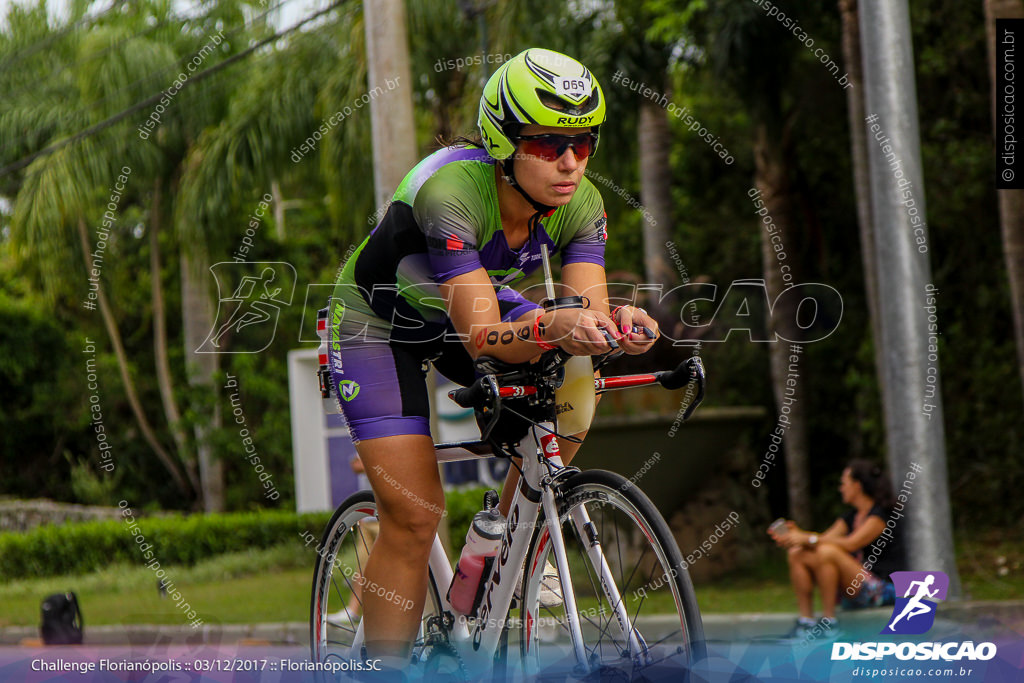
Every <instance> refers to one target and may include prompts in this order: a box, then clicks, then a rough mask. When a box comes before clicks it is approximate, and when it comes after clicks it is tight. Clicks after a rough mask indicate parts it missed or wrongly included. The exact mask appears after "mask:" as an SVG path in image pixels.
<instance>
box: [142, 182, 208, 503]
mask: <svg viewBox="0 0 1024 683" xmlns="http://www.w3.org/2000/svg"><path fill="white" fill-rule="evenodd" d="M162 198H163V189H162V187H161V181H160V179H159V178H158V179H157V180H156V181H155V182H154V183H153V201H152V203H151V205H150V206H151V208H150V216H149V272H150V275H149V277H150V289H151V293H152V299H153V355H154V357H155V359H156V379H157V384H158V385H159V386H160V399H161V401H162V402H163V406H164V417H165V418H166V419H167V424H168V426H169V427H170V430H171V436H173V437H174V444H175V446H176V447H177V449H178V459H179V460H180V461H181V463H182V464H183V466H184V469H185V474H186V475H188V479H189V483H190V484H191V486H192V488H193V489H194V490H196V491H198V490H199V489H200V485H199V480H198V477H197V476H196V470H195V465H194V463H193V462H192V457H191V454H190V453H189V450H188V435H187V434H186V432H185V428H184V426H183V425H182V421H181V413H180V412H178V404H177V402H176V401H175V400H174V378H173V375H172V374H171V364H170V361H169V359H168V357H167V308H166V306H164V287H163V284H162V282H161V277H160V275H161V272H160V228H161V219H162V217H163V216H162V214H161V213H160V212H161V211H162V209H163V207H162V202H161V200H162Z"/></svg>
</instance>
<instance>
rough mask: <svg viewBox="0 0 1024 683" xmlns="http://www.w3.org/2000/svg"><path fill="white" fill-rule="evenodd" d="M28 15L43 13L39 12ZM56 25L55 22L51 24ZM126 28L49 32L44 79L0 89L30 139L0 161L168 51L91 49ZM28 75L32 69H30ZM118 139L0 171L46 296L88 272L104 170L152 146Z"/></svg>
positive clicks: (103, 138)
mask: <svg viewBox="0 0 1024 683" xmlns="http://www.w3.org/2000/svg"><path fill="white" fill-rule="evenodd" d="M36 17H37V18H39V19H41V20H42V21H46V16H45V13H43V14H41V15H39V14H37V15H36ZM12 26H13V24H12ZM60 33H61V31H60V29H57V30H55V32H54V34H60ZM125 34H126V31H124V30H119V29H118V28H116V27H106V26H101V27H94V28H93V30H92V32H91V33H90V34H89V35H88V36H86V37H85V38H83V39H80V38H79V34H77V33H74V32H68V33H66V34H64V35H63V37H61V38H60V39H59V40H53V42H52V46H53V48H54V52H50V51H49V50H47V51H46V52H44V53H43V54H45V55H47V56H48V59H47V61H52V58H53V55H54V54H57V55H60V57H61V59H60V61H59V62H58V63H57V64H53V63H51V64H49V65H47V66H48V70H51V71H50V78H48V79H47V80H45V81H43V80H42V79H40V81H37V82H46V83H48V84H49V85H50V86H51V87H49V88H43V89H36V88H33V89H31V90H29V89H27V88H26V87H24V86H23V87H21V88H20V89H17V90H14V91H13V93H12V94H13V95H14V96H13V97H11V98H6V99H5V104H4V110H3V113H2V114H0V127H2V129H3V130H4V131H5V132H4V134H2V135H0V138H2V139H4V140H26V141H29V144H26V145H22V146H12V147H11V148H9V149H7V150H5V153H4V157H3V158H4V159H5V161H13V160H14V159H16V158H18V157H20V156H23V155H25V154H27V153H30V152H34V151H36V149H38V148H40V147H43V146H45V145H46V144H48V143H49V142H51V141H52V140H59V139H60V138H62V137H63V136H65V135H67V134H69V133H71V132H72V131H75V130H81V129H83V128H85V127H86V126H88V125H90V124H92V123H95V122H96V121H97V120H99V119H101V118H102V117H103V112H102V110H99V111H97V108H96V107H90V105H93V104H96V103H102V104H106V103H107V102H104V99H107V100H108V102H109V104H110V106H111V107H116V106H119V105H123V103H124V102H125V101H126V100H127V99H128V98H130V97H132V96H133V95H134V94H136V93H137V92H138V90H139V89H138V88H137V87H136V88H131V87H123V88H122V89H121V91H120V92H119V89H118V88H117V87H116V86H115V85H114V84H115V83H121V84H126V83H127V84H131V83H134V82H136V81H138V80H140V79H141V78H143V77H144V76H145V75H146V74H147V73H149V72H151V71H156V70H160V69H164V68H166V67H167V66H168V62H169V57H170V56H171V54H170V52H169V51H168V50H166V49H164V48H163V47H162V46H160V45H157V44H153V43H151V42H149V41H145V40H124V41H122V42H121V45H120V49H119V50H106V51H105V52H104V54H102V55H97V54H96V52H97V51H99V50H100V48H99V46H100V45H102V44H104V42H106V41H112V42H116V41H118V40H121V39H122V38H124V36H125ZM52 37H53V36H52V35H51V38H52ZM28 77H29V78H31V77H32V76H31V72H29V74H28ZM112 79H116V80H112ZM69 93H74V95H75V97H74V98H72V99H71V100H70V103H71V106H70V107H69V106H68V105H69V98H68V95H69ZM76 107H77V108H76ZM25 133H29V135H25ZM123 141H124V137H123V136H117V135H113V134H111V133H110V132H106V131H105V132H104V133H101V134H100V135H99V136H98V137H96V138H92V139H88V138H87V139H84V140H82V141H81V142H79V143H78V144H75V145H69V146H66V147H64V148H62V149H61V150H59V151H58V152H55V153H53V154H50V155H47V156H42V157H40V158H38V159H37V160H36V161H34V162H33V163H32V164H31V165H30V166H28V168H27V169H26V170H25V172H24V174H23V175H22V176H20V177H18V178H16V179H15V180H14V181H13V182H12V181H11V180H10V179H8V180H7V182H8V183H10V184H11V186H12V187H16V199H15V203H14V209H15V210H14V217H13V221H12V234H11V237H12V240H13V242H14V243H15V245H16V246H17V247H18V248H19V250H20V253H21V255H22V257H23V259H25V260H28V261H31V262H34V263H35V265H36V266H37V267H38V270H39V271H40V272H41V273H42V275H43V282H44V285H45V288H46V290H45V291H46V292H47V293H48V295H49V296H50V298H51V300H52V299H53V297H54V296H55V295H56V294H57V292H59V291H65V290H67V289H68V288H69V287H72V286H74V287H75V288H76V289H77V288H79V287H80V286H81V283H82V282H83V281H85V280H84V277H88V274H89V273H92V272H93V267H94V265H97V264H94V263H93V257H92V254H93V253H95V251H96V250H95V249H94V247H93V246H92V243H91V240H90V238H89V235H88V227H87V226H88V225H97V224H99V223H100V216H101V214H102V213H103V209H102V208H99V207H101V206H103V205H104V204H106V202H107V198H108V197H109V195H110V188H111V186H112V185H113V184H114V181H113V179H115V178H117V176H118V175H119V173H120V172H121V171H120V169H121V168H122V167H124V166H130V167H132V168H133V169H137V170H139V171H141V172H142V173H144V172H145V171H144V170H143V169H144V168H145V167H146V166H147V165H149V164H151V163H152V155H149V154H145V153H144V154H142V155H139V154H137V153H136V154H133V153H132V150H130V149H128V148H126V146H125V145H124V142H123ZM104 195H106V196H104ZM133 199H134V198H133ZM129 201H130V200H129ZM77 259H81V263H82V264H83V265H84V273H85V276H84V277H83V275H82V273H83V271H82V269H81V268H78V267H74V265H73V262H74V260H77ZM95 280H96V290H95V296H96V304H97V306H98V308H99V310H100V314H101V317H102V319H103V324H104V327H105V329H106V330H107V333H108V336H109V337H110V340H111V344H112V346H113V348H114V352H115V355H116V357H117V360H118V366H119V369H120V375H121V379H122V382H123V384H124V387H125V393H126V396H127V399H128V402H129V405H130V406H131V409H132V412H133V414H134V416H135V419H136V422H137V424H138V426H139V430H140V432H141V433H142V435H143V438H144V439H145V440H146V442H147V443H148V445H149V446H150V448H151V449H152V450H153V452H154V453H155V454H156V456H157V458H158V459H159V460H160V462H161V463H162V464H163V466H164V467H165V468H166V469H167V471H168V473H169V475H170V476H171V479H172V480H173V481H174V483H175V485H176V486H177V487H178V489H179V491H180V492H181V493H182V494H184V495H188V494H189V493H190V484H189V482H188V481H187V477H186V474H185V471H183V469H182V462H181V460H180V453H179V459H175V458H174V457H172V456H171V455H170V453H169V452H168V451H167V450H166V449H165V448H164V446H163V445H162V444H161V442H160V440H159V438H158V436H157V434H156V430H155V429H154V428H153V426H152V425H151V423H150V421H149V419H148V417H147V416H146V413H145V410H144V408H143V406H142V402H141V400H140V399H139V395H138V391H137V389H136V383H135V381H134V379H133V377H132V372H131V366H130V363H129V360H128V357H127V353H126V351H125V348H124V343H123V341H122V339H121V334H120V331H119V329H118V326H117V322H116V319H115V314H114V307H113V306H112V304H111V303H110V301H109V299H108V296H107V292H106V290H105V288H104V287H103V281H102V278H96V279H95Z"/></svg>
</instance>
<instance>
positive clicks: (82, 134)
mask: <svg viewBox="0 0 1024 683" xmlns="http://www.w3.org/2000/svg"><path fill="white" fill-rule="evenodd" d="M346 1H347V0H335V2H332V3H331V4H330V5H328V6H327V7H325V8H323V9H322V10H319V11H317V12H315V13H314V14H312V15H310V16H309V17H307V18H305V19H303V20H302V21H300V22H299V23H297V24H295V25H294V26H291V27H290V28H287V29H285V30H283V31H279V32H277V33H275V34H274V35H272V36H268V37H266V38H264V39H262V40H259V41H257V42H256V43H254V44H252V45H250V46H249V47H247V48H246V49H245V50H242V51H241V52H239V53H238V54H235V55H232V56H230V57H228V58H227V59H225V60H224V61H223V62H220V63H218V64H215V65H214V66H211V67H209V68H208V69H204V70H202V71H199V72H197V73H195V74H194V75H192V76H190V77H189V79H188V80H187V81H186V82H185V83H184V84H183V85H182V87H181V88H180V89H179V90H178V91H177V92H180V91H181V90H184V89H185V88H186V87H189V86H191V85H193V84H194V83H198V82H199V81H202V80H205V79H206V78H208V77H209V76H212V75H214V74H216V73H218V72H220V71H222V70H224V69H226V68H227V67H229V66H231V65H232V64H234V63H235V62H237V61H239V60H241V59H244V58H245V57H248V56H249V55H251V54H252V53H253V52H255V51H256V50H258V49H260V48H261V47H263V46H264V45H268V44H270V43H272V42H274V41H276V40H280V39H281V38H283V37H284V36H286V35H288V34H289V33H292V32H293V31H297V30H298V29H300V28H301V27H303V26H305V25H306V24H308V23H309V22H311V21H315V20H316V19H319V18H320V17H322V16H323V15H325V14H327V13H328V12H330V11H331V10H333V9H334V8H336V7H339V6H340V5H342V4H343V3H345V2H346ZM169 89H170V88H164V89H163V90H161V91H160V92H158V93H155V94H153V95H150V96H149V97H147V98H146V99H144V100H141V101H140V102H137V103H135V104H133V105H132V106H131V107H129V108H128V109H125V110H123V111H121V112H118V113H117V114H114V115H113V116H111V117H110V118H108V119H105V120H103V121H101V122H99V123H97V124H95V125H93V126H89V127H88V128H86V129H85V130H82V131H79V132H77V133H75V134H74V135H71V136H69V137H66V138H64V139H63V140H60V141H59V142H55V143H53V144H52V145H49V146H48V147H44V148H43V149H41V150H39V151H38V152H34V153H32V154H30V155H29V156H27V157H24V158H23V159H20V160H18V161H15V162H14V163H11V164H8V165H7V166H4V167H3V168H0V177H3V176H6V175H9V174H11V173H14V172H15V171H18V170H21V169H22V168H25V167H26V166H28V165H29V164H31V163H32V162H33V161H35V160H36V159H38V158H40V157H43V156H47V155H49V154H53V153H54V152H56V151H58V150H61V149H63V148H64V147H67V146H68V145H70V144H72V143H74V142H77V141H79V140H82V139H84V138H87V137H90V136H92V135H95V134H96V133H99V132H100V131H102V130H105V129H107V128H109V127H111V126H113V125H114V124H116V123H119V122H121V121H123V120H124V119H126V118H128V117H129V116H131V115H132V114H134V113H136V112H138V111H140V110H142V109H145V108H146V107H149V106H152V105H154V104H156V103H157V102H159V101H160V98H162V97H163V96H164V95H165V94H166V93H167V91H168V90H169Z"/></svg>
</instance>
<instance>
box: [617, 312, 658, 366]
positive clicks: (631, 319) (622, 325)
mask: <svg viewBox="0 0 1024 683" xmlns="http://www.w3.org/2000/svg"><path fill="white" fill-rule="evenodd" d="M615 324H616V326H617V327H618V330H619V332H621V333H622V339H620V340H619V347H620V348H621V349H622V350H623V351H625V352H626V353H629V354H633V355H636V354H639V353H644V352H645V351H647V350H649V349H650V348H651V346H652V345H653V344H654V342H655V341H656V340H657V339H658V337H659V336H660V332H659V331H658V321H656V320H655V319H654V318H652V317H651V316H650V315H648V313H647V311H645V310H644V309H642V308H637V307H635V306H622V307H621V308H619V309H618V310H616V311H615ZM634 328H635V330H634ZM645 328H646V329H645ZM648 331H650V333H651V335H652V336H648V335H647V332H648Z"/></svg>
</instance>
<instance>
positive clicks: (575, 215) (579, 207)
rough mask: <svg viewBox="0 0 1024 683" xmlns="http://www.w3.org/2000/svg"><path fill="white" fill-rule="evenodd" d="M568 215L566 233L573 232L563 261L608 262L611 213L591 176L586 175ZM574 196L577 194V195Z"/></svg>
mask: <svg viewBox="0 0 1024 683" xmlns="http://www.w3.org/2000/svg"><path fill="white" fill-rule="evenodd" d="M577 193H578V194H579V195H580V196H579V201H578V203H577V201H573V202H572V204H573V205H574V206H570V207H568V208H570V212H569V213H568V214H567V215H566V230H565V233H566V234H567V235H568V236H570V237H569V241H568V242H567V243H566V245H565V246H564V248H563V251H562V265H566V264H569V263H596V264H597V265H599V266H602V267H603V266H604V245H605V242H607V241H608V216H607V214H606V213H605V211H604V200H603V199H601V193H600V192H598V191H597V188H596V187H594V185H593V183H591V182H590V180H588V179H586V178H584V181H583V182H582V183H580V188H579V190H578V191H577ZM573 199H574V200H576V199H577V198H576V197H574V198H573Z"/></svg>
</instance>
